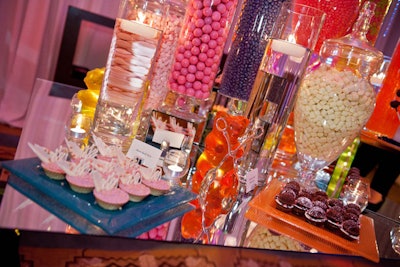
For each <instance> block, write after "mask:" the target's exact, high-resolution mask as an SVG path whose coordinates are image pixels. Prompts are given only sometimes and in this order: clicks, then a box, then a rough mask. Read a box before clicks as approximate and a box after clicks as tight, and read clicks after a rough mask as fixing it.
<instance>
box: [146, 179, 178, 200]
mask: <svg viewBox="0 0 400 267" xmlns="http://www.w3.org/2000/svg"><path fill="white" fill-rule="evenodd" d="M143 184H144V185H145V186H147V187H148V188H150V194H152V195H153V196H161V195H163V194H166V193H168V192H169V191H170V190H171V186H170V185H169V183H168V182H167V181H165V180H161V179H160V180H156V181H150V180H143Z"/></svg>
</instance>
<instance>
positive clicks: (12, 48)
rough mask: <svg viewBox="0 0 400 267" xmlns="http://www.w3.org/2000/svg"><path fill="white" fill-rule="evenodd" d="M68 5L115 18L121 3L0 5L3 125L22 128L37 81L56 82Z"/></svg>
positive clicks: (72, 0)
mask: <svg viewBox="0 0 400 267" xmlns="http://www.w3.org/2000/svg"><path fill="white" fill-rule="evenodd" d="M69 5H72V6H75V7H77V8H81V9H84V10H87V11H90V12H93V13H96V14H100V15H103V16H106V17H110V18H115V17H116V15H117V12H118V5H119V0H96V1H92V0H83V1H82V0H57V1H52V0H14V1H0V23H1V25H4V26H3V27H1V29H0V123H5V124H8V125H11V126H14V127H23V125H24V119H25V115H26V112H27V108H28V103H29V100H30V98H31V95H32V89H33V85H34V82H35V80H36V78H42V79H47V80H52V79H53V76H54V72H55V66H56V64H57V58H58V51H59V47H60V44H61V38H62V34H63V29H64V23H65V18H66V15H67V10H68V6H69Z"/></svg>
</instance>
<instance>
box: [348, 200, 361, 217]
mask: <svg viewBox="0 0 400 267" xmlns="http://www.w3.org/2000/svg"><path fill="white" fill-rule="evenodd" d="M346 211H348V212H352V213H355V214H357V215H360V214H361V208H360V206H358V205H357V204H354V203H349V204H347V205H346Z"/></svg>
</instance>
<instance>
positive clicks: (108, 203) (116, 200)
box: [93, 188, 129, 210]
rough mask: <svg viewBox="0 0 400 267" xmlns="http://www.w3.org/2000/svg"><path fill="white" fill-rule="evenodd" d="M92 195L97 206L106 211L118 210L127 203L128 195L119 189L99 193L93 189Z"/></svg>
mask: <svg viewBox="0 0 400 267" xmlns="http://www.w3.org/2000/svg"><path fill="white" fill-rule="evenodd" d="M93 195H94V197H95V198H96V202H97V204H99V206H100V207H102V208H103V209H106V210H118V209H120V208H122V206H123V205H125V204H126V203H128V201H129V195H128V193H126V192H125V191H122V190H121V189H119V188H112V189H108V190H99V191H98V190H96V189H94V190H93Z"/></svg>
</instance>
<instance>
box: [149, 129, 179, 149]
mask: <svg viewBox="0 0 400 267" xmlns="http://www.w3.org/2000/svg"><path fill="white" fill-rule="evenodd" d="M184 138H185V135H184V134H182V133H176V132H171V131H167V130H162V129H158V128H156V130H155V132H154V135H153V140H152V141H153V142H154V143H157V144H161V143H162V141H167V142H168V143H169V146H170V147H174V148H181V146H182V142H183V139H184Z"/></svg>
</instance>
